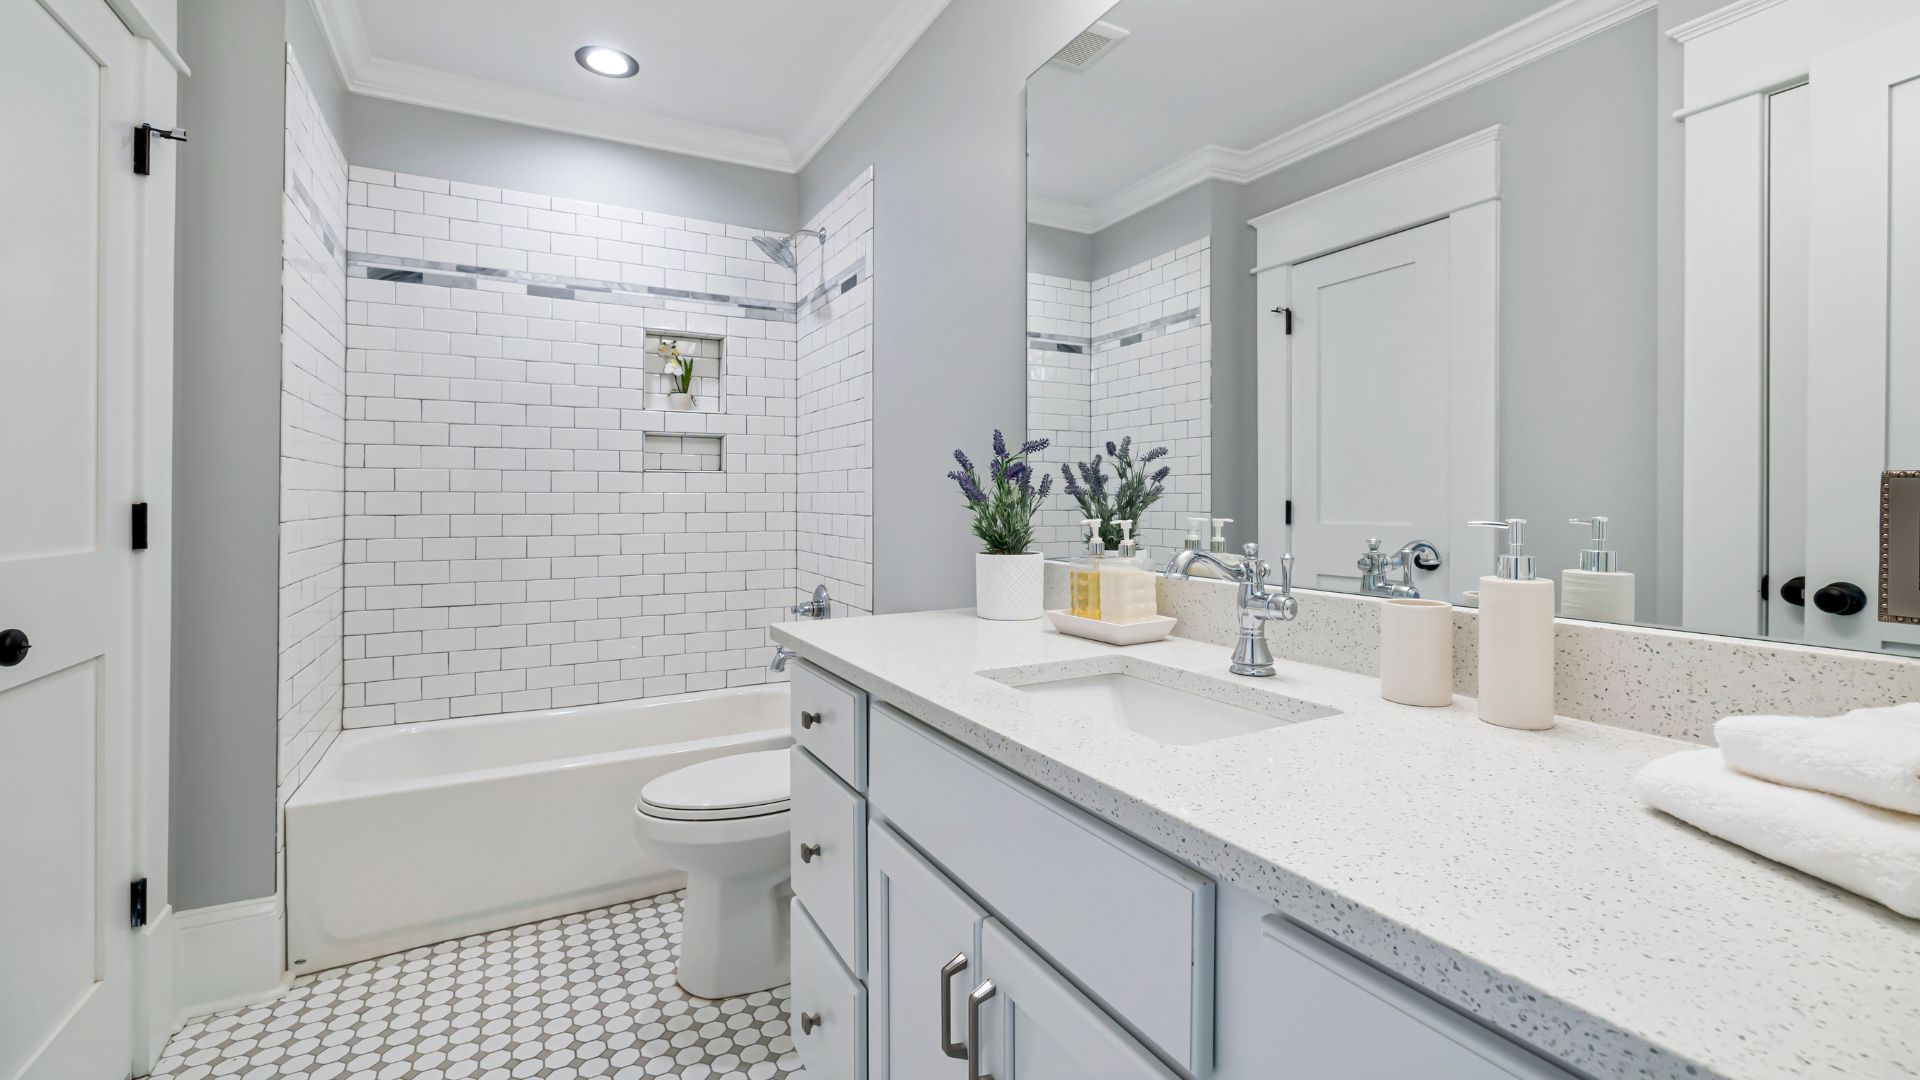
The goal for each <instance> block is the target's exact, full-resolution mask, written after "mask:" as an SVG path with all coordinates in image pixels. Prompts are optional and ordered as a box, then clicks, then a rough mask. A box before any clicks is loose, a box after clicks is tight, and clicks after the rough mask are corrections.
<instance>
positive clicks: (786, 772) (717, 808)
mask: <svg viewBox="0 0 1920 1080" xmlns="http://www.w3.org/2000/svg"><path fill="white" fill-rule="evenodd" d="M790 770H791V762H790V760H789V758H788V751H786V750H755V751H752V752H750V753H745V754H729V755H727V756H725V757H717V758H713V759H711V760H708V761H702V762H699V763H697V764H693V765H689V766H687V767H686V768H684V769H676V770H674V771H673V772H670V773H668V774H666V775H665V776H661V777H658V778H656V779H654V780H652V781H649V782H648V783H647V785H646V786H645V787H643V788H641V789H640V805H639V806H637V807H636V808H635V809H637V810H638V811H639V812H640V813H642V814H645V815H646V816H648V817H652V818H662V819H665V820H668V821H734V820H739V819H742V818H755V817H765V816H767V815H770V814H779V813H784V812H785V811H786V810H787V805H788V798H789V796H790V795H791V794H792V773H791V771H790Z"/></svg>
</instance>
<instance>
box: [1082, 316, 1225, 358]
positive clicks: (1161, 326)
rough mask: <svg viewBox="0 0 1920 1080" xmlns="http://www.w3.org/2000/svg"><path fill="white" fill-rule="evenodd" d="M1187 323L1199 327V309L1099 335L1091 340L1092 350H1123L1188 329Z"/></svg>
mask: <svg viewBox="0 0 1920 1080" xmlns="http://www.w3.org/2000/svg"><path fill="white" fill-rule="evenodd" d="M1188 323H1191V324H1193V325H1194V326H1198V325H1200V309H1199V308H1188V309H1187V310H1186V311H1182V312H1178V313H1176V314H1173V315H1162V316H1161V317H1159V318H1157V319H1154V320H1153V321H1152V322H1145V323H1141V324H1139V325H1138V326H1128V327H1124V328H1122V329H1119V330H1114V331H1110V332H1108V333H1105V334H1101V335H1100V336H1098V337H1096V338H1094V339H1093V348H1094V350H1095V351H1096V352H1097V351H1099V350H1100V349H1103V348H1106V347H1108V346H1118V347H1120V348H1125V347H1126V346H1128V345H1138V344H1139V343H1140V342H1142V341H1148V340H1151V339H1153V338H1157V337H1164V336H1166V335H1167V334H1171V333H1175V332H1177V331H1180V330H1185V329H1187V328H1188V327H1187V325H1186V324H1188Z"/></svg>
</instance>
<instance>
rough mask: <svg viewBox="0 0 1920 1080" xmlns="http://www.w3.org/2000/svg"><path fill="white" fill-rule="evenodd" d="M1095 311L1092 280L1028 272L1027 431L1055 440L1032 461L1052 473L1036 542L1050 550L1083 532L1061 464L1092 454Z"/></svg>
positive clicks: (1075, 545)
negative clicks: (1064, 481) (1051, 488)
mask: <svg viewBox="0 0 1920 1080" xmlns="http://www.w3.org/2000/svg"><path fill="white" fill-rule="evenodd" d="M1092 311H1093V283H1092V282H1090V281H1076V280H1074V279H1072V278H1062V277H1053V276H1051V275H1048V274H1028V275H1027V438H1029V439H1047V440H1049V445H1048V447H1047V449H1045V450H1042V451H1040V452H1039V453H1038V454H1036V455H1034V461H1035V462H1037V463H1038V464H1037V466H1036V467H1037V468H1038V470H1039V471H1041V472H1046V473H1051V474H1053V478H1054V479H1053V494H1052V495H1051V496H1049V497H1048V498H1047V502H1046V505H1045V506H1044V507H1042V508H1041V510H1040V512H1039V513H1038V514H1037V515H1035V518H1034V529H1033V542H1034V548H1035V549H1036V550H1038V551H1043V552H1046V553H1047V554H1048V555H1055V556H1065V555H1070V554H1075V553H1077V552H1079V550H1080V548H1081V541H1082V538H1083V536H1084V534H1083V532H1082V530H1081V528H1080V509H1079V507H1077V506H1075V505H1074V502H1073V500H1072V499H1071V498H1069V497H1068V496H1067V492H1066V489H1065V488H1064V487H1063V486H1062V484H1061V477H1060V469H1061V467H1062V466H1067V465H1072V464H1073V463H1075V462H1080V461H1088V460H1091V459H1092V457H1093V389H1092V387H1093V341H1092V336H1091V330H1092V325H1093V320H1092Z"/></svg>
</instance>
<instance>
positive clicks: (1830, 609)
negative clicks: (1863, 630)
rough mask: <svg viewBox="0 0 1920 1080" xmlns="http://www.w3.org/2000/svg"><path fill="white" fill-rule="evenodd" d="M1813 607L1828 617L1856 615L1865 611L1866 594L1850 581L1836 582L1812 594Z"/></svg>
mask: <svg viewBox="0 0 1920 1080" xmlns="http://www.w3.org/2000/svg"><path fill="white" fill-rule="evenodd" d="M1813 606H1814V607H1817V608H1819V609H1820V610H1821V611H1824V612H1826V613H1827V614H1829V615H1858V614H1859V613H1861V612H1862V611H1865V610H1867V594H1866V593H1865V592H1864V591H1863V590H1862V589H1861V588H1860V586H1858V585H1855V584H1854V583H1853V582H1851V581H1836V582H1834V583H1833V584H1831V585H1829V586H1827V587H1826V588H1824V589H1821V590H1820V591H1819V592H1817V593H1814V594H1813Z"/></svg>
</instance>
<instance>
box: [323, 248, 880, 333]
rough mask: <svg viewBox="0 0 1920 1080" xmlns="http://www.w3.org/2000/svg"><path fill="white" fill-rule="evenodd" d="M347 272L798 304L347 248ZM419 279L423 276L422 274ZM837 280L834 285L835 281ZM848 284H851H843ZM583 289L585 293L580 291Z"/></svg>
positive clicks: (632, 302) (646, 299)
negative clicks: (434, 274) (432, 275)
mask: <svg viewBox="0 0 1920 1080" xmlns="http://www.w3.org/2000/svg"><path fill="white" fill-rule="evenodd" d="M347 261H348V270H347V274H348V276H350V277H365V278H372V279H374V280H377V281H407V280H412V279H409V278H406V277H404V276H394V275H396V274H398V275H404V274H408V273H418V274H422V275H425V274H427V273H429V272H432V273H436V274H438V275H439V276H440V277H443V278H447V279H450V280H434V281H426V282H425V283H426V284H432V285H446V286H448V287H451V288H458V289H473V288H478V287H479V283H480V282H481V281H482V280H485V281H488V282H491V283H494V287H495V288H497V287H498V286H499V285H518V286H520V287H521V288H522V289H524V290H526V294H527V295H528V296H545V297H551V298H555V299H563V300H582V299H584V300H592V301H594V302H596V303H602V304H625V305H627V306H629V307H667V306H670V304H671V303H672V302H674V301H681V302H687V303H695V304H712V305H719V306H722V307H731V308H735V309H737V310H736V311H734V312H732V314H737V315H739V316H740V317H742V318H748V319H762V320H765V321H768V322H793V321H794V320H795V318H796V307H795V305H793V304H790V303H788V302H786V301H784V300H766V299H762V298H760V297H755V296H728V295H725V294H722V293H708V292H695V291H693V290H690V289H670V288H666V287H664V286H659V285H636V284H633V283H631V282H622V281H606V280H601V279H595V278H573V277H563V276H561V275H559V274H538V273H534V272H532V271H527V270H500V269H497V268H494V267H489V266H470V265H467V264H464V263H446V262H437V261H435V260H432V259H416V258H412V257H410V256H403V255H373V254H369V253H367V252H363V251H354V252H349V253H348V255H347ZM420 280H423V281H424V280H425V279H424V277H423V278H422V279H420ZM839 284H840V283H839V282H836V283H835V285H836V287H837V286H838V285H839ZM847 287H849V288H851V286H850V285H849V286H847ZM582 294H587V295H582Z"/></svg>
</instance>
